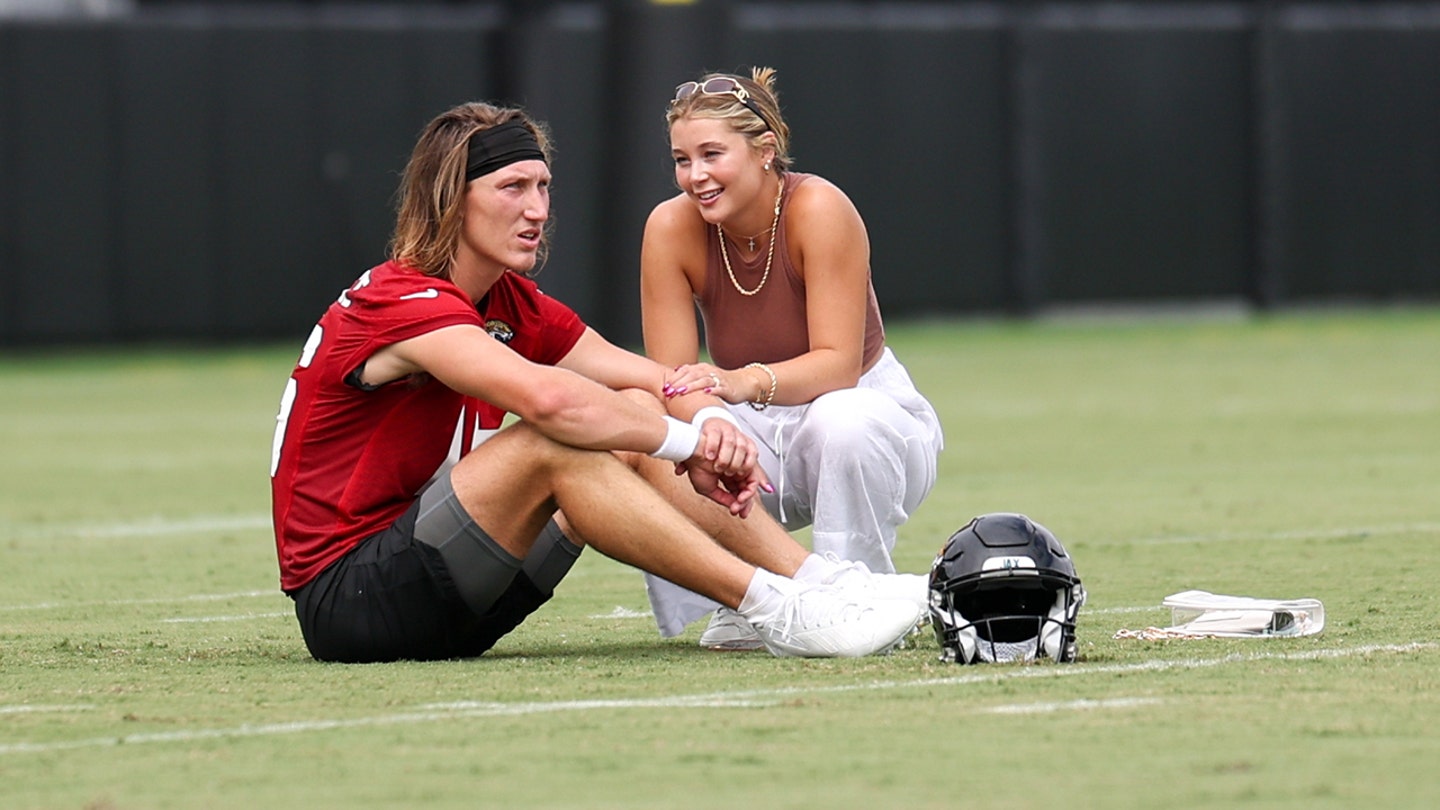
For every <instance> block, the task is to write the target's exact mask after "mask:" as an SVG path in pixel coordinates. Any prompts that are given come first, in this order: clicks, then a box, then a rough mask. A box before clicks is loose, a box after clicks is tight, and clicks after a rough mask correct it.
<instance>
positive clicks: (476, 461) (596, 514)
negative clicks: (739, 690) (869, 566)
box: [451, 423, 798, 608]
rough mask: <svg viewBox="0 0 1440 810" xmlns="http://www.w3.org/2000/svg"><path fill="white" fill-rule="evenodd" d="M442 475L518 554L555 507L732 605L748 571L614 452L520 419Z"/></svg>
mask: <svg viewBox="0 0 1440 810" xmlns="http://www.w3.org/2000/svg"><path fill="white" fill-rule="evenodd" d="M661 464H668V462H661ZM670 466H671V468H672V469H673V465H670ZM671 475H672V476H673V473H671ZM451 481H452V483H453V485H454V487H455V493H456V495H457V496H458V497H459V499H460V503H461V505H462V506H464V507H465V509H466V511H467V512H469V513H470V515H471V516H472V517H473V518H474V519H475V522H476V523H477V524H479V525H480V526H481V527H483V528H484V529H485V531H486V533H488V534H489V535H490V536H491V538H492V539H494V541H495V542H496V544H498V545H499V546H500V547H501V548H503V549H505V550H506V551H507V552H509V553H510V554H512V555H514V556H515V557H518V558H522V559H523V558H524V557H525V555H526V554H527V553H528V552H529V550H530V546H531V545H532V544H533V543H534V540H535V537H536V536H537V535H539V533H540V530H541V529H542V528H543V527H544V525H545V523H546V521H548V520H549V519H550V517H551V515H552V514H553V513H554V512H555V510H556V508H559V509H563V510H564V512H565V516H566V519H567V521H568V523H569V524H570V525H571V526H573V527H574V528H575V532H576V534H577V535H578V537H579V538H583V539H584V542H585V543H587V544H589V545H592V546H594V547H595V549H596V550H598V551H599V552H600V553H602V554H604V555H605V556H607V557H612V558H614V559H616V560H619V561H620V562H623V563H626V564H628V565H632V566H635V567H636V568H640V569H642V570H646V571H649V572H651V573H654V574H656V575H658V576H662V577H664V578H666V579H668V580H670V581H671V582H675V583H677V584H680V585H683V586H684V587H686V588H689V589H691V590H693V591H695V592H696V593H702V594H705V595H706V596H708V597H710V598H711V599H714V600H715V601H717V602H720V603H721V604H724V605H727V606H729V607H732V608H734V607H738V606H739V605H740V602H741V600H742V599H743V598H744V596H745V592H746V588H747V587H748V586H749V584H750V580H751V579H752V577H753V576H754V573H755V566H754V565H752V564H750V563H747V562H745V561H744V560H741V559H740V558H739V557H737V556H735V555H734V554H732V553H730V552H729V551H727V550H726V549H724V548H722V547H721V546H719V545H717V544H716V543H715V542H714V541H713V540H711V539H710V537H708V536H707V535H706V533H705V532H704V531H702V530H701V529H700V528H699V527H697V526H696V525H695V524H694V523H692V522H691V521H690V520H689V519H687V518H686V517H685V515H683V514H682V513H681V512H680V511H678V510H677V509H676V508H675V507H674V506H673V505H671V503H670V502H668V501H667V500H666V499H665V498H664V497H662V495H661V494H660V493H659V492H657V491H656V490H655V488H654V487H653V486H651V485H650V484H649V483H648V482H647V481H645V480H644V479H643V478H641V477H640V476H639V475H637V474H636V473H635V471H634V470H632V469H630V468H629V467H627V466H626V465H625V464H623V463H621V461H620V460H619V459H617V458H616V457H615V456H614V455H612V454H610V453H603V452H594V451H586V450H577V449H575V448H572V447H567V446H565V445H561V444H558V443H556V442H554V441H551V440H550V439H547V438H545V437H544V436H541V435H540V434H539V433H538V432H536V431H535V430H534V429H533V428H531V427H529V426H528V425H525V424H523V423H521V424H517V425H514V426H512V427H510V428H508V429H506V430H504V431H501V432H500V433H499V434H498V435H496V436H495V437H494V438H491V439H490V440H488V441H486V442H485V443H484V444H483V445H481V446H480V447H479V448H477V449H476V450H474V451H473V452H471V453H470V454H469V455H467V456H466V457H465V458H464V459H462V460H461V462H460V463H459V464H457V465H456V466H455V468H454V469H453V470H452V471H451ZM680 483H681V484H682V485H683V479H682V481H681V482H680ZM690 494H691V496H692V497H693V498H695V499H696V500H701V501H704V500H705V499H703V498H701V497H700V496H699V495H697V494H695V493H694V491H693V490H691V491H690ZM717 509H719V510H720V512H721V514H727V515H728V513H726V512H725V510H724V509H723V508H721V507H718V506H717ZM732 519H733V518H732ZM797 548H798V546H797Z"/></svg>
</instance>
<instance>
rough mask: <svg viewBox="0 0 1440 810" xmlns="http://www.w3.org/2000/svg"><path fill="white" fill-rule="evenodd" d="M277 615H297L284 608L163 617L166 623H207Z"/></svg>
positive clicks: (248, 619)
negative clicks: (267, 610) (258, 611)
mask: <svg viewBox="0 0 1440 810" xmlns="http://www.w3.org/2000/svg"><path fill="white" fill-rule="evenodd" d="M276 616H289V617H291V618H294V617H295V611H293V610H282V611H280V612H278V613H241V614H238V615H235V616H193V617H185V616H178V617H176V618H173V619H161V620H160V621H162V622H164V623H165V624H205V623H208V622H246V621H250V620H251V619H273V618H275V617H276Z"/></svg>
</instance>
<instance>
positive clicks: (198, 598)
mask: <svg viewBox="0 0 1440 810" xmlns="http://www.w3.org/2000/svg"><path fill="white" fill-rule="evenodd" d="M268 596H284V594H282V593H281V592H280V588H279V586H278V585H277V586H276V587H275V588H274V589H272V590H268V591H234V592H231V593H196V594H189V595H185V596H157V597H154V598H151V599H105V600H96V601H93V602H36V603H34V604H30V605H0V611H9V610H52V609H54V608H79V607H124V606H127V605H173V604H175V603H177V602H222V601H225V600H228V599H253V598H256V597H268Z"/></svg>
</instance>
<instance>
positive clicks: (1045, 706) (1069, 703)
mask: <svg viewBox="0 0 1440 810" xmlns="http://www.w3.org/2000/svg"><path fill="white" fill-rule="evenodd" d="M1159 703H1164V701H1163V700H1161V699H1160V698H1106V699H1105V700H1066V701H1061V702H1058V703H1011V704H1009V705H1006V706H991V707H989V708H987V709H981V710H980V713H981V714H1051V713H1054V712H1074V711H1090V710H1092V709H1132V708H1135V707H1136V706H1154V705H1156V704H1159Z"/></svg>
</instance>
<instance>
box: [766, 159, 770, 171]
mask: <svg viewBox="0 0 1440 810" xmlns="http://www.w3.org/2000/svg"><path fill="white" fill-rule="evenodd" d="M765 171H767V172H768V171H770V161H768V160H767V161H765Z"/></svg>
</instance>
